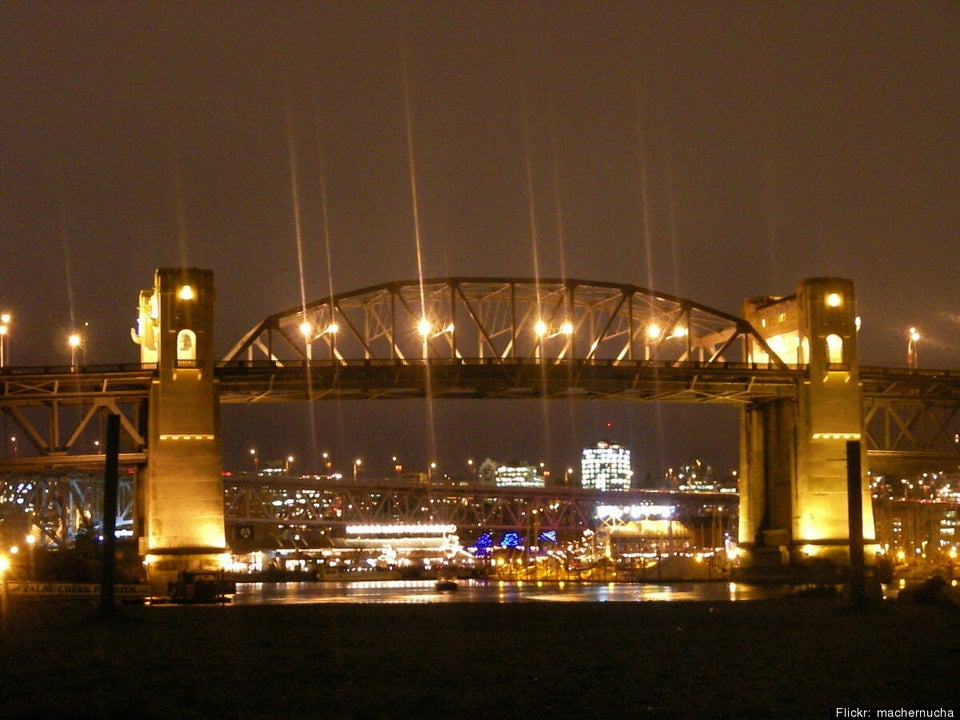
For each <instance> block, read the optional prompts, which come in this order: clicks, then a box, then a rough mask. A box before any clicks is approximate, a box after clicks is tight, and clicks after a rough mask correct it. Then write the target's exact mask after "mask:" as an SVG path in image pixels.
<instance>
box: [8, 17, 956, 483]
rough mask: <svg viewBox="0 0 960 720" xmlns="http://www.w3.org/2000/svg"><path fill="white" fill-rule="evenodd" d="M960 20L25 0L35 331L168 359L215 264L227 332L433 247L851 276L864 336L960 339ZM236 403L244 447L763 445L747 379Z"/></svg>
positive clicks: (31, 351)
mask: <svg viewBox="0 0 960 720" xmlns="http://www.w3.org/2000/svg"><path fill="white" fill-rule="evenodd" d="M958 35H960V9H958V8H957V7H956V6H955V5H953V4H940V3H929V4H907V5H903V4H876V3H844V4H841V5H836V4H832V3H818V2H813V3H804V4H798V5H781V4H769V5H767V4H763V5H760V4H751V3H726V2H721V3H688V4H683V5H679V6H673V5H664V4H644V3H625V4H604V5H597V4H593V3H582V2H558V3H551V4H549V5H545V4H544V5H542V4H537V3H525V4H519V5H514V4H511V5H506V4H496V5H494V4H490V3H485V2H463V1H460V2H452V3H444V4H443V5H436V4H432V3H403V2H370V3H364V4H363V5H360V6H357V5H354V4H333V3H331V4H323V5H317V6H312V7H310V6H294V5H275V4H256V3H254V4H250V5H245V6H243V7H240V8H238V7H235V6H233V5H228V4H220V3H209V4H201V5H191V6H188V7H166V6H163V5H157V4H147V5H142V4H141V5H134V6H124V5H109V4H108V5H102V6H98V7H96V8H95V9H93V8H91V7H90V6H87V5H66V6H64V5H62V4H37V3H19V2H12V3H6V4H4V5H3V7H2V8H0V66H2V67H3V68H4V71H3V73H2V74H0V97H3V98H4V100H5V105H6V107H7V108H8V111H7V112H6V113H4V116H3V117H2V118H0V144H2V146H3V147H4V153H3V158H2V160H0V188H2V193H0V233H2V238H3V247H4V251H5V261H4V262H3V263H0V312H10V313H11V319H10V322H9V324H8V328H9V332H8V333H6V334H4V335H3V336H2V337H3V340H2V345H0V348H2V351H3V353H2V354H3V355H4V361H5V362H6V363H9V364H15V365H21V364H22V365H48V364H60V365H66V364H70V363H72V362H73V360H74V359H75V358H80V359H81V360H82V361H86V362H90V363H100V362H103V363H112V362H135V361H136V357H137V348H136V346H135V345H133V344H132V343H131V342H130V340H129V329H130V326H131V324H132V322H133V320H134V318H135V312H136V299H137V295H138V293H139V291H140V290H141V289H142V288H144V287H147V286H149V284H150V282H151V277H152V274H153V270H154V268H157V267H169V266H194V267H207V268H210V269H212V270H213V271H214V273H215V279H216V287H217V297H218V304H217V322H216V326H215V336H214V343H215V347H216V348H217V355H218V357H222V355H223V354H224V353H225V352H226V351H227V350H228V349H229V348H230V347H231V346H232V345H233V343H235V342H236V340H237V339H238V338H239V337H240V336H241V335H242V334H243V333H244V332H245V331H246V330H248V329H249V328H251V327H252V326H254V325H255V324H256V323H257V322H259V320H261V319H262V318H263V317H265V316H267V315H269V314H271V313H274V312H278V311H280V310H282V309H284V308H288V307H292V306H296V305H298V304H300V303H302V302H308V301H310V300H313V299H316V298H318V297H321V296H325V295H328V294H330V293H336V292H345V291H349V290H353V289H357V288H360V287H366V286H369V285H371V284H375V283H378V282H386V281H393V280H406V279H411V278H417V277H421V276H448V275H472V276H478V275H483V276H497V277H505V276H515V277H521V276H523V277H527V276H532V277H536V276H540V277H547V276H554V277H579V278H585V279H591V280H599V281H608V282H624V283H631V284H636V285H640V286H644V287H649V288H651V289H654V290H657V291H661V292H668V293H671V294H674V295H678V296H680V297H685V298H690V299H692V300H694V301H697V302H700V303H703V304H705V305H708V306H710V307H714V308H717V309H719V310H722V311H724V312H728V313H731V314H735V315H739V314H740V307H741V303H742V301H743V300H744V299H745V298H747V297H754V296H758V295H789V294H791V293H792V292H794V290H795V288H796V284H797V282H798V281H799V280H801V279H802V278H805V277H818V276H837V277H849V278H851V279H853V280H854V282H855V283H856V288H857V293H858V303H859V314H860V315H861V316H862V318H863V327H862V330H861V335H860V341H861V343H860V356H861V362H862V363H863V364H868V365H881V366H899V367H904V366H906V365H907V363H908V357H907V354H908V351H910V352H911V353H912V354H911V357H912V359H915V360H916V362H917V364H918V366H919V367H921V368H924V367H927V368H957V367H958V366H960V359H958V357H957V352H956V348H957V345H958V340H960V298H958V290H957V286H956V280H955V275H956V266H957V261H958V260H960V250H958V243H957V239H958V229H960V202H958V200H960V138H958V133H957V131H956V128H957V127H958V123H960V118H958V115H960V109H958V106H957V102H956V88H957V87H958V86H960V49H958V47H957V44H956V42H955V38H956V37H957V36H958ZM910 328H916V329H917V332H918V334H919V338H920V339H919V340H918V341H913V340H911V338H910V335H909V330H910ZM75 332H79V333H81V334H82V344H81V345H79V346H71V345H70V344H69V343H68V337H69V336H70V335H71V334H73V333H75ZM223 418H224V427H223V431H224V437H223V448H224V456H225V457H224V462H225V466H227V467H229V466H231V465H237V464H239V463H240V462H241V460H242V458H243V453H245V452H246V451H247V450H248V449H249V447H250V446H251V445H252V444H262V445H263V446H264V451H265V452H270V453H271V454H273V455H276V456H278V457H284V456H285V455H286V454H288V453H292V454H294V455H295V456H298V457H302V458H305V462H310V463H314V464H316V462H317V458H318V454H319V452H320V451H322V450H323V449H328V451H330V452H335V453H337V454H338V455H341V454H356V453H359V452H377V449H378V448H381V447H386V446H387V445H390V446H394V447H391V449H389V450H384V451H383V455H384V456H385V457H389V456H391V455H392V454H395V453H396V452H397V451H398V450H399V448H401V447H404V448H410V449H411V454H414V453H415V454H416V459H415V460H413V461H412V462H416V463H419V464H423V463H424V462H426V461H429V455H430V454H431V452H430V447H431V443H433V445H434V446H435V447H437V448H442V449H443V451H444V452H445V453H447V454H448V456H449V457H445V458H439V460H440V461H441V462H444V463H452V462H459V458H466V457H470V456H478V455H480V454H481V453H480V448H484V447H494V448H496V447H498V446H501V447H503V448H504V451H503V455H504V456H507V457H509V456H512V455H513V454H518V455H520V454H536V455H538V456H540V457H543V458H545V459H549V460H550V461H551V462H554V463H555V464H557V465H565V464H569V463H573V462H574V461H575V456H573V457H571V456H569V455H566V454H565V451H564V450H563V449H564V448H571V447H578V446H580V447H582V446H583V445H584V444H587V443H588V442H591V441H593V440H594V439H595V438H592V437H591V433H592V432H593V430H594V429H595V428H597V427H598V426H602V425H603V424H604V423H605V422H607V421H612V422H614V424H615V426H617V427H619V428H622V429H623V430H624V432H625V434H626V435H627V437H626V438H625V439H624V441H625V442H627V441H629V442H630V443H631V444H633V445H634V446H635V447H637V448H638V449H637V451H636V452H637V455H638V457H643V458H648V459H649V460H645V462H650V463H651V464H656V465H657V466H666V465H668V464H670V463H673V462H676V461H677V460H678V459H681V460H682V458H686V457H705V458H711V459H713V460H714V464H715V465H716V466H718V467H726V466H728V465H733V464H735V462H736V454H737V447H736V433H737V431H736V426H737V423H736V410H735V408H706V407H702V406H697V407H696V408H694V409H691V408H687V407H681V406H673V405H649V406H637V405H627V404H610V403H602V402H600V403H596V402H593V403H587V402H578V401H570V402H566V401H549V402H546V403H541V402H537V401H522V402H516V403H514V402H512V401H510V402H507V401H504V402H501V401H490V402H486V401H484V402H480V401H470V402H469V403H468V402H465V401H459V400H444V401H442V402H438V403H435V404H434V405H433V407H432V409H431V410H430V412H429V415H428V412H427V409H426V406H425V405H424V404H423V403H411V402H407V401H391V402H390V403H388V404H386V405H382V406H381V405H377V404H374V403H370V404H368V403H353V402H331V403H316V404H313V405H306V404H298V405H290V406H271V407H257V408H256V409H243V408H227V407H225V408H224V409H223ZM367 447H369V448H372V450H370V451H363V450H362V448H367ZM353 449H356V450H355V451H354V452H353V453H351V451H352V450H353ZM521 451H525V453H524V452H521ZM637 472H638V473H642V472H644V470H641V469H640V468H637Z"/></svg>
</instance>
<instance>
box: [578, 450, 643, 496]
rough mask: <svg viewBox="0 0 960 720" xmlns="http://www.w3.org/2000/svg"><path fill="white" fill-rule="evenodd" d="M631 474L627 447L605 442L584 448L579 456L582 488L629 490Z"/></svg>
mask: <svg viewBox="0 0 960 720" xmlns="http://www.w3.org/2000/svg"><path fill="white" fill-rule="evenodd" d="M632 476H633V470H632V469H631V468H630V451H629V450H628V449H627V448H625V447H621V446H620V445H617V444H616V443H607V442H599V443H597V444H596V445H594V446H592V447H588V448H584V450H583V453H582V454H581V457H580V479H581V484H582V486H583V487H584V488H588V489H592V490H629V489H630V479H631V477H632Z"/></svg>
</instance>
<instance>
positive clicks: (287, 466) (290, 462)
mask: <svg viewBox="0 0 960 720" xmlns="http://www.w3.org/2000/svg"><path fill="white" fill-rule="evenodd" d="M292 467H293V455H287V463H286V464H285V465H284V466H283V472H285V473H286V474H287V475H289V474H290V468H292Z"/></svg>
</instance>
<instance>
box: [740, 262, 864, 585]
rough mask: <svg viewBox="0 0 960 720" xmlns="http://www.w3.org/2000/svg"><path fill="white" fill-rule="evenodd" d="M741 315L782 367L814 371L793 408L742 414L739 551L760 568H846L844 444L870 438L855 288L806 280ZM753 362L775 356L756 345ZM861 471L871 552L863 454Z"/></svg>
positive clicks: (753, 302) (786, 404)
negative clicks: (865, 428)
mask: <svg viewBox="0 0 960 720" xmlns="http://www.w3.org/2000/svg"><path fill="white" fill-rule="evenodd" d="M744 318H745V319H746V320H748V321H749V322H750V323H751V324H752V325H753V327H754V328H755V329H756V330H757V331H758V332H759V333H760V335H761V336H763V338H764V339H765V340H766V342H767V344H768V346H769V347H770V349H771V350H773V352H775V353H776V354H777V355H778V356H779V357H780V359H781V360H783V361H784V362H785V363H787V364H788V365H800V366H806V367H807V369H808V373H807V376H806V378H805V380H804V381H803V382H802V383H801V384H800V387H799V388H798V397H797V399H796V400H795V401H794V400H792V399H783V400H776V401H773V402H767V403H762V404H756V405H751V406H748V407H746V408H744V409H743V410H742V411H741V426H740V527H739V538H738V540H739V544H740V546H741V547H742V548H744V549H746V550H747V553H748V555H749V556H750V558H749V560H748V562H751V561H752V563H753V564H754V565H755V566H762V565H774V566H793V567H803V566H806V565H810V564H814V563H818V562H824V561H825V562H827V563H829V564H833V565H846V564H848V563H849V552H848V543H849V539H850V534H849V519H848V515H847V465H846V444H847V442H848V441H849V440H859V439H860V438H861V437H862V433H863V403H862V399H861V387H860V373H859V359H858V349H857V331H858V319H857V313H856V295H855V291H854V285H853V281H851V280H845V279H841V278H814V279H809V280H804V281H802V282H801V283H800V284H799V286H798V288H797V293H796V295H793V296H789V297H777V298H770V297H764V298H754V299H750V300H746V301H745V302H744ZM748 360H749V361H751V362H755V363H766V362H769V361H770V360H771V358H769V357H768V356H767V355H766V353H765V352H764V351H763V350H762V349H761V348H760V347H759V345H757V344H754V345H752V346H751V347H750V348H748ZM861 467H862V477H861V488H862V498H863V528H864V539H865V542H866V544H867V546H868V547H869V546H870V545H871V543H873V542H874V538H875V530H874V522H873V509H872V505H871V498H870V490H869V484H868V482H867V477H866V468H867V464H866V450H865V449H863V448H861ZM871 549H872V550H874V551H875V549H876V548H875V547H873V548H871Z"/></svg>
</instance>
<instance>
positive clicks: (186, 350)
mask: <svg viewBox="0 0 960 720" xmlns="http://www.w3.org/2000/svg"><path fill="white" fill-rule="evenodd" d="M196 359H197V334H196V333H195V332H194V331H193V330H181V331H180V332H179V333H177V360H196Z"/></svg>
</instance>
